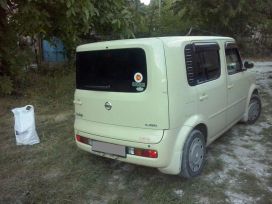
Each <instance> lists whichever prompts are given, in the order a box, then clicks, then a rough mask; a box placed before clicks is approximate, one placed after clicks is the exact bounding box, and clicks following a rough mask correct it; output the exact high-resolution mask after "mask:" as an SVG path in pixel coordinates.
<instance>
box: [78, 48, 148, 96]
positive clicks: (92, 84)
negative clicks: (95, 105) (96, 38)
mask: <svg viewBox="0 0 272 204" xmlns="http://www.w3.org/2000/svg"><path fill="white" fill-rule="evenodd" d="M146 86H147V65H146V55H145V52H144V50H143V49H141V48H126V49H114V50H98V51H84V52H77V54H76V88H77V89H83V90H96V91H111V92H142V91H144V90H145V89H146Z"/></svg>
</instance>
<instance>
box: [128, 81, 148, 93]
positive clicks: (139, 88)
mask: <svg viewBox="0 0 272 204" xmlns="http://www.w3.org/2000/svg"><path fill="white" fill-rule="evenodd" d="M131 86H133V87H136V90H137V91H143V90H144V88H145V83H143V82H142V83H138V82H135V81H133V82H132V83H131Z"/></svg>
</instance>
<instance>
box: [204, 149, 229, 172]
mask: <svg viewBox="0 0 272 204" xmlns="http://www.w3.org/2000/svg"><path fill="white" fill-rule="evenodd" d="M217 155H218V154H217ZM217 155H216V154H215V156H214V158H208V160H207V162H206V165H205V169H204V174H205V175H208V174H209V173H211V172H215V171H222V170H223V169H224V162H223V160H222V159H221V158H219V157H218V156H217Z"/></svg>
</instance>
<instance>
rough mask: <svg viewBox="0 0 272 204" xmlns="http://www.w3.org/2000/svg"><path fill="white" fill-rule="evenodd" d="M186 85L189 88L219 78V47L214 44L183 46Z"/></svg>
mask: <svg viewBox="0 0 272 204" xmlns="http://www.w3.org/2000/svg"><path fill="white" fill-rule="evenodd" d="M185 62H186V70H187V79H188V83H189V85H191V86H195V85H197V84H201V83H204V82H208V81H211V80H215V79H217V78H219V76H220V70H221V68H220V57H219V46H218V44H216V43H209V44H208V43H206V44H203V43H202V44H188V45H186V46H185Z"/></svg>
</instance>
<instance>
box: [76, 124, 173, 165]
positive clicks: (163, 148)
mask: <svg viewBox="0 0 272 204" xmlns="http://www.w3.org/2000/svg"><path fill="white" fill-rule="evenodd" d="M173 133H174V134H173ZM76 134H79V135H81V136H83V137H87V138H89V139H91V140H96V141H101V142H107V143H112V144H117V145H124V146H126V147H134V148H142V149H152V150H157V152H158V158H146V157H140V156H135V155H130V154H127V155H126V158H123V157H119V156H115V155H110V154H105V153H100V152H95V151H92V146H91V145H88V144H84V143H81V142H78V141H76V144H77V146H78V147H79V148H80V149H82V150H84V151H87V152H90V153H92V154H95V155H99V156H103V157H107V158H111V159H116V160H119V161H123V162H128V163H133V164H137V165H143V166H149V167H155V168H166V167H167V166H169V164H170V161H171V158H172V155H173V151H174V150H173V147H174V145H175V141H176V138H177V134H176V131H164V134H163V137H162V138H161V140H160V142H159V143H156V144H152V143H150V144H148V143H139V142H132V141H125V140H120V139H113V138H108V137H103V136H98V135H94V134H89V133H86V132H83V131H80V130H77V129H76Z"/></svg>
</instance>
